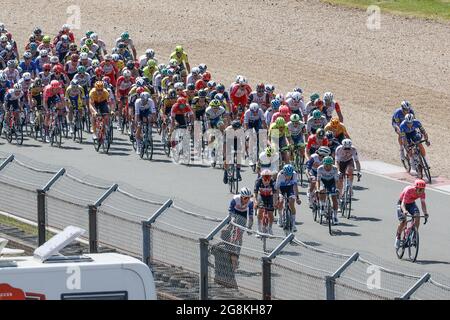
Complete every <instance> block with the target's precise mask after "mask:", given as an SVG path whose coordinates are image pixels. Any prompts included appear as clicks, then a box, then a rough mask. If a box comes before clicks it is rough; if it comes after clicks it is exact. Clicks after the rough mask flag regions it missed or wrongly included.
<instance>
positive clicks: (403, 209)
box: [400, 199, 408, 214]
mask: <svg viewBox="0 0 450 320" xmlns="http://www.w3.org/2000/svg"><path fill="white" fill-rule="evenodd" d="M400 208H401V209H402V213H403V214H406V213H408V210H406V203H405V200H404V199H403V200H402V203H401V204H400Z"/></svg>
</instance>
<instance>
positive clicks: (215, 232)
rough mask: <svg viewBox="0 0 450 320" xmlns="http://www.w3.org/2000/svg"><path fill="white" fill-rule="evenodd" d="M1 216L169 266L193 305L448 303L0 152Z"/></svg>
mask: <svg viewBox="0 0 450 320" xmlns="http://www.w3.org/2000/svg"><path fill="white" fill-rule="evenodd" d="M0 211H2V212H6V213H9V214H12V215H15V216H17V217H20V218H23V219H27V220H29V221H32V222H36V223H37V225H38V234H39V236H38V239H39V244H42V243H44V242H45V241H46V240H47V239H46V238H45V234H46V232H45V231H46V229H47V228H52V229H57V230H62V229H63V228H64V227H65V226H67V225H75V226H79V227H83V228H86V229H88V230H89V232H88V236H87V239H85V240H87V241H88V242H89V248H90V251H91V252H97V251H99V246H102V245H104V246H107V247H109V248H112V249H115V250H117V251H119V252H122V253H125V254H129V255H132V256H135V257H139V258H141V259H142V261H144V262H145V263H146V264H147V265H149V267H151V268H156V267H160V266H162V265H165V266H167V267H169V268H175V269H176V270H177V271H175V274H176V273H177V272H179V273H180V277H184V278H183V279H185V278H188V280H189V281H188V282H189V289H188V290H191V293H193V294H195V295H196V296H197V297H198V298H199V299H221V298H225V299H233V298H234V299H265V300H269V299H329V300H334V299H449V298H450V287H449V286H446V285H443V284H441V283H439V282H437V281H435V280H434V279H433V277H432V276H431V275H430V274H426V275H424V276H422V277H420V276H415V275H408V274H405V273H401V272H398V271H393V270H389V269H386V268H383V267H380V266H377V268H378V269H379V272H381V275H382V276H383V278H384V279H385V280H386V281H383V284H382V285H381V287H376V286H374V288H372V287H369V286H368V285H367V277H368V276H367V272H366V271H367V269H368V267H370V266H373V264H372V263H371V262H369V261H367V260H365V259H364V258H363V257H361V255H360V254H359V253H357V252H356V253H354V254H353V255H343V254H339V253H336V252H328V251H325V250H320V249H318V248H314V247H311V246H310V245H307V244H305V243H303V242H301V241H299V240H298V239H296V238H295V237H294V235H293V234H290V235H289V236H287V237H278V236H269V235H262V234H259V233H258V232H255V231H253V230H248V229H246V228H245V227H243V225H245V224H243V223H242V221H241V222H240V221H237V220H234V219H231V218H230V217H229V216H227V217H225V218H223V219H219V218H215V217H212V216H211V214H210V210H208V211H206V210H205V211H203V210H202V209H201V208H197V207H195V206H194V205H191V204H189V203H187V202H184V201H183V200H179V199H167V198H164V197H161V196H159V195H154V194H150V193H146V192H143V191H141V190H138V189H135V188H133V187H131V186H128V185H126V184H122V183H120V184H115V183H114V184H113V183H111V182H109V181H101V180H100V179H97V178H94V177H90V176H86V175H84V174H82V173H80V172H77V170H76V169H72V168H57V167H51V166H48V165H45V164H39V163H36V162H34V161H32V160H30V159H27V158H25V157H21V156H20V157H19V156H14V155H2V154H1V153H0ZM216 216H220V214H219V213H216ZM255 236H259V237H263V238H262V239H265V241H262V240H261V239H257V238H256V237H255ZM266 249H267V250H266Z"/></svg>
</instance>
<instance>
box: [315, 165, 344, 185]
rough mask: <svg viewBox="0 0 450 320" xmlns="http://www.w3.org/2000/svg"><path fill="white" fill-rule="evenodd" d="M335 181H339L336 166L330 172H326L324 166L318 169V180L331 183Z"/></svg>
mask: <svg viewBox="0 0 450 320" xmlns="http://www.w3.org/2000/svg"><path fill="white" fill-rule="evenodd" d="M333 179H334V181H336V182H337V181H338V180H339V172H338V169H337V168H336V166H332V167H331V170H329V171H327V170H325V167H324V165H321V166H320V167H319V168H318V169H317V180H325V181H331V180H333Z"/></svg>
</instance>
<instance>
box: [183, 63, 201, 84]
mask: <svg viewBox="0 0 450 320" xmlns="http://www.w3.org/2000/svg"><path fill="white" fill-rule="evenodd" d="M200 79H202V75H201V74H200V69H199V68H198V67H193V68H192V70H191V73H189V74H188V76H187V81H186V83H188V84H189V83H193V84H194V85H195V83H196V82H197V81H198V80H200Z"/></svg>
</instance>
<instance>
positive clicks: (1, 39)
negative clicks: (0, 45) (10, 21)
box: [0, 29, 8, 42]
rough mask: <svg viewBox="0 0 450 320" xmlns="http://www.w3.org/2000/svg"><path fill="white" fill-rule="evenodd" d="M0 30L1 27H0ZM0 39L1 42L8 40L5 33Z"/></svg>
mask: <svg viewBox="0 0 450 320" xmlns="http://www.w3.org/2000/svg"><path fill="white" fill-rule="evenodd" d="M0 30H1V29H0ZM0 41H1V42H5V41H8V37H7V36H6V35H3V36H1V37H0Z"/></svg>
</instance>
